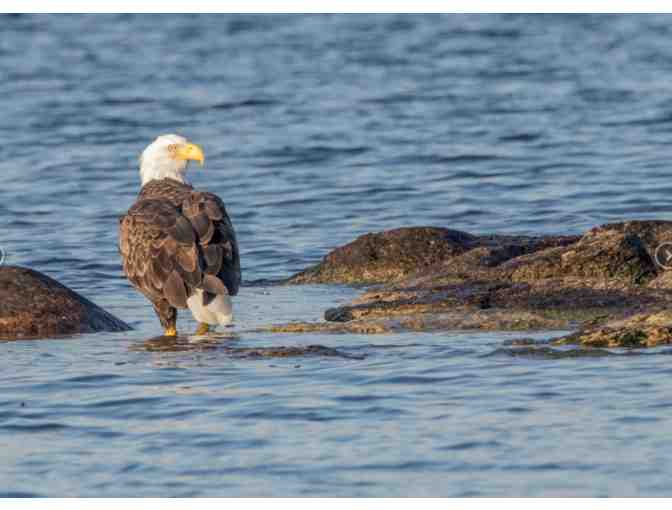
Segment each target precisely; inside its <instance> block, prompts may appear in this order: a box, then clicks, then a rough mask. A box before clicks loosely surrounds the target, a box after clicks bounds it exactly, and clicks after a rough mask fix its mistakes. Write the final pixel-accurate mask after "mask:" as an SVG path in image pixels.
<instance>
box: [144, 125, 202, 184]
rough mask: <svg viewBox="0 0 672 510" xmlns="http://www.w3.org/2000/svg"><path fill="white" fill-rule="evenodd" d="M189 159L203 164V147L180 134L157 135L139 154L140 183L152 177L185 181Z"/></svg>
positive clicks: (145, 182) (146, 181)
mask: <svg viewBox="0 0 672 510" xmlns="http://www.w3.org/2000/svg"><path fill="white" fill-rule="evenodd" d="M190 160H194V161H198V162H199V163H200V164H201V166H203V162H204V161H205V156H204V155H203V149H201V148H200V147H199V146H198V145H196V144H193V143H190V142H189V141H188V140H187V139H186V138H184V137H183V136H180V135H161V136H159V137H158V138H157V139H156V140H154V141H153V142H152V143H151V144H149V145H148V146H147V148H146V149H145V150H144V151H142V155H141V156H140V179H141V180H142V185H143V186H144V185H145V184H147V183H148V182H149V181H151V180H153V179H173V180H176V181H179V182H186V179H185V177H184V174H185V172H186V171H187V165H188V164H189V161H190Z"/></svg>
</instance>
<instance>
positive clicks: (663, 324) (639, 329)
mask: <svg viewBox="0 0 672 510" xmlns="http://www.w3.org/2000/svg"><path fill="white" fill-rule="evenodd" d="M553 343H555V344H558V345H563V344H580V345H583V346H587V347H628V348H641V347H656V346H660V345H669V344H672V311H671V310H660V311H657V312H654V313H640V314H635V315H633V316H631V317H628V318H625V319H620V320H612V321H608V322H606V323H604V324H602V325H600V326H598V327H592V328H585V329H582V330H580V331H578V332H577V333H573V334H571V335H567V336H564V337H561V338H558V339H556V340H554V342H553Z"/></svg>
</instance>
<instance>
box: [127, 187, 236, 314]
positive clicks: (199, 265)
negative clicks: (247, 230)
mask: <svg viewBox="0 0 672 510" xmlns="http://www.w3.org/2000/svg"><path fill="white" fill-rule="evenodd" d="M160 182H161V181H159V183H160ZM148 186H149V185H148ZM174 188H175V189H174ZM160 191H161V187H160V186H159V184H157V183H154V184H153V188H152V193H151V197H148V198H144V197H147V196H148V193H147V192H146V190H144V191H143V193H141V196H140V200H138V201H137V202H136V203H135V204H134V205H133V207H131V208H130V209H129V211H128V213H127V214H126V215H125V216H123V217H122V218H121V219H120V223H119V251H120V253H121V257H122V262H123V269H124V273H125V274H126V276H127V277H128V279H129V280H130V281H131V283H132V284H133V286H134V287H136V288H137V289H138V290H139V291H140V292H142V293H143V294H144V295H145V296H146V297H147V298H148V299H150V300H151V301H152V302H154V303H157V302H160V301H168V302H169V303H170V305H171V306H173V307H176V308H186V306H187V303H186V301H187V298H188V297H189V296H191V295H192V294H193V292H194V290H195V289H203V290H204V291H205V295H206V297H207V298H212V297H213V295H214V294H225V293H228V294H230V295H235V294H237V293H238V288H239V286H240V279H241V277H240V259H239V254H238V244H237V242H236V235H235V232H234V230H233V225H232V224H231V220H229V217H228V215H227V214H226V208H225V207H224V203H223V202H222V201H221V200H220V199H219V197H217V196H216V195H214V194H212V193H203V192H196V191H192V190H191V188H187V187H186V186H185V187H184V192H183V194H182V196H181V198H182V203H181V204H180V202H179V201H178V200H176V193H177V191H176V186H175V184H174V183H170V185H169V186H168V188H167V191H168V192H169V193H167V196H166V198H165V199H164V198H161V197H160Z"/></svg>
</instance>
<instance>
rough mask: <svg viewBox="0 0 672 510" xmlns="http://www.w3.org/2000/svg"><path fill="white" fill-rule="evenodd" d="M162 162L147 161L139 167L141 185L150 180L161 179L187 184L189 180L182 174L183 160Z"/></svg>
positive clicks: (184, 167) (184, 165)
mask: <svg viewBox="0 0 672 510" xmlns="http://www.w3.org/2000/svg"><path fill="white" fill-rule="evenodd" d="M162 163H163V164H152V163H147V164H143V165H142V166H141V167H140V179H141V181H142V185H143V186H144V185H145V184H147V183H148V182H150V181H155V180H162V179H172V180H174V181H177V182H181V183H182V184H189V181H187V179H186V177H185V176H184V172H185V170H186V164H185V163H184V162H183V161H180V162H174V163H173V162H171V163H173V164H166V163H165V162H162Z"/></svg>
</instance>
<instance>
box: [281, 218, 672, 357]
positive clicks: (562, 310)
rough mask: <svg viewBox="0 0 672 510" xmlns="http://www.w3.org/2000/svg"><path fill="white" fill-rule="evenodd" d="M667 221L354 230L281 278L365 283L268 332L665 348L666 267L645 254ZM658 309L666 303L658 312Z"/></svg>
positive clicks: (669, 225) (666, 233)
mask: <svg viewBox="0 0 672 510" xmlns="http://www.w3.org/2000/svg"><path fill="white" fill-rule="evenodd" d="M668 242H672V222H670V221H653V220H652V221H628V222H621V223H613V224H607V225H602V226H599V227H596V228H593V229H591V230H589V231H588V232H586V233H585V234H584V235H582V236H543V237H532V236H529V237H528V236H501V235H491V236H482V235H481V236H479V235H472V234H469V233H467V232H461V231H457V230H450V229H443V228H435V227H417V228H401V229H395V230H390V231H386V232H381V233H375V234H366V235H364V236H361V237H359V238H357V239H356V240H355V241H353V242H351V243H349V244H347V245H345V246H342V247H339V248H337V249H335V250H333V251H332V252H331V253H329V254H328V255H327V256H325V257H324V259H323V260H322V261H321V262H320V263H319V264H317V265H315V266H313V267H310V268H308V269H306V270H304V271H302V272H300V273H298V274H296V275H294V276H292V277H291V278H289V279H288V280H287V281H286V282H285V283H286V284H317V283H320V284H324V283H330V284H336V283H338V284H348V285H357V286H363V287H365V289H364V291H363V293H362V295H361V296H359V297H358V298H357V299H356V300H354V301H353V302H351V303H349V304H347V305H345V306H340V307H335V308H331V309H328V310H326V311H325V314H324V318H325V322H314V323H289V324H283V325H275V326H273V327H271V328H269V329H270V331H275V332H292V333H296V332H317V331H324V332H334V333H338V332H349V333H385V332H391V331H399V330H413V331H426V330H437V329H442V330H465V329H466V330H469V329H480V330H508V331H532V330H574V331H575V333H572V334H571V335H568V336H564V337H560V338H558V339H555V340H554V341H553V343H556V344H567V343H575V344H581V345H584V346H594V347H649V346H654V345H664V344H669V343H672V306H671V305H672V272H668V271H666V269H665V267H663V266H662V265H661V264H659V263H657V262H656V250H657V249H658V248H659V247H660V246H661V245H663V244H664V243H668ZM668 310H670V311H669V312H668Z"/></svg>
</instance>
